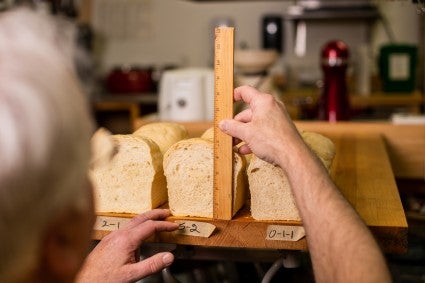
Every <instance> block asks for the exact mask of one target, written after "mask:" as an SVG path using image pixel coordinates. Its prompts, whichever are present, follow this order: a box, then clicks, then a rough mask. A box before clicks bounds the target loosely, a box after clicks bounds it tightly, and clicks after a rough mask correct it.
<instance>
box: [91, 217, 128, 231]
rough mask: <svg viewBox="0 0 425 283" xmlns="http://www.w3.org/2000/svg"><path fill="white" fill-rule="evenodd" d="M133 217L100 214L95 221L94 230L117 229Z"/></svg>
mask: <svg viewBox="0 0 425 283" xmlns="http://www.w3.org/2000/svg"><path fill="white" fill-rule="evenodd" d="M130 220H131V218H124V217H111V216H98V217H96V222H95V223H94V230H102V231H115V230H119V229H120V228H122V227H123V226H124V225H125V224H127V223H128V222H130Z"/></svg>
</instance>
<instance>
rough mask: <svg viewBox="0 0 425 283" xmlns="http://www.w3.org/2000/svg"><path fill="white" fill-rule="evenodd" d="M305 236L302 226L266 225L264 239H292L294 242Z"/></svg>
mask: <svg viewBox="0 0 425 283" xmlns="http://www.w3.org/2000/svg"><path fill="white" fill-rule="evenodd" d="M304 237H305V230H304V227H302V226H282V225H269V226H267V232H266V240H275V241H293V242H296V241H298V240H300V239H302V238H304Z"/></svg>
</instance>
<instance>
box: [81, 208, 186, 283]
mask: <svg viewBox="0 0 425 283" xmlns="http://www.w3.org/2000/svg"><path fill="white" fill-rule="evenodd" d="M169 215H170V212H169V211H168V210H165V209H154V210H152V211H149V212H146V213H143V214H140V215H138V216H136V217H135V218H133V219H132V220H131V221H130V222H129V223H128V224H127V225H126V226H124V227H123V228H122V229H120V230H117V231H114V232H112V233H110V234H109V235H107V236H106V237H105V238H103V239H102V241H100V242H99V244H98V245H97V246H96V247H95V248H94V249H93V251H92V252H91V253H90V254H89V256H88V257H87V259H86V261H85V263H84V265H83V267H82V269H81V271H80V273H79V274H78V275H77V281H76V282H79V283H81V282H103V283H106V282H114V283H116V282H123V283H124V282H135V281H137V280H140V279H142V278H144V277H146V276H148V275H151V274H153V273H156V272H158V271H160V270H161V269H163V268H165V267H167V266H170V265H171V263H172V262H173V261H174V256H173V254H172V253H169V252H162V253H158V254H156V255H153V256H151V257H149V258H147V259H145V260H143V261H140V262H139V258H136V254H137V253H136V251H137V250H138V249H139V247H140V245H141V244H142V243H143V241H144V240H146V239H147V238H148V237H149V236H151V235H153V234H154V233H155V232H161V231H173V230H176V229H177V228H178V224H176V223H172V222H167V221H162V219H164V218H165V217H167V216H169Z"/></svg>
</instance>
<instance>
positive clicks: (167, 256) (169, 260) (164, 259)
mask: <svg viewBox="0 0 425 283" xmlns="http://www.w3.org/2000/svg"><path fill="white" fill-rule="evenodd" d="M173 260H174V256H173V254H171V253H166V254H165V255H164V256H163V257H162V262H163V263H164V264H165V265H170V264H172V263H173Z"/></svg>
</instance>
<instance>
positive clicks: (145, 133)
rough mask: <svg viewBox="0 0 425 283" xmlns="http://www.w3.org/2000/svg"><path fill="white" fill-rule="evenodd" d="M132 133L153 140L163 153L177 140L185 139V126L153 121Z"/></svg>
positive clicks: (186, 136)
mask: <svg viewBox="0 0 425 283" xmlns="http://www.w3.org/2000/svg"><path fill="white" fill-rule="evenodd" d="M133 135H136V136H141V137H147V138H150V139H151V140H153V141H154V142H155V143H156V144H157V145H158V146H159V149H160V150H161V153H162V154H164V153H165V152H166V151H167V149H168V148H169V147H170V146H172V145H173V144H175V143H176V142H178V141H179V140H183V139H187V138H188V132H187V129H186V127H185V126H183V125H181V124H178V123H174V122H155V123H149V124H146V125H143V126H141V127H140V128H139V129H137V130H136V131H135V132H134V133H133Z"/></svg>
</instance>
